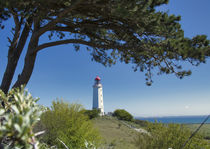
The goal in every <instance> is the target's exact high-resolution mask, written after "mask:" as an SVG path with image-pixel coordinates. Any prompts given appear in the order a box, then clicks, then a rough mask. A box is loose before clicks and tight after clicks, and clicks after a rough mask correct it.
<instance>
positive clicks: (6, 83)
mask: <svg viewBox="0 0 210 149" xmlns="http://www.w3.org/2000/svg"><path fill="white" fill-rule="evenodd" d="M30 28H31V21H28V23H27V24H25V27H24V29H23V31H22V34H21V36H20V39H19V42H18V44H17V47H12V46H11V47H10V49H9V52H8V62H7V66H6V70H5V72H4V76H3V79H2V82H1V86H0V89H1V90H2V91H3V92H4V93H5V94H6V93H7V92H8V90H9V88H10V86H11V83H12V79H13V77H14V73H15V70H16V67H17V64H18V61H19V58H20V55H21V53H22V51H23V48H24V46H25V43H26V40H27V38H28V35H29V32H30Z"/></svg>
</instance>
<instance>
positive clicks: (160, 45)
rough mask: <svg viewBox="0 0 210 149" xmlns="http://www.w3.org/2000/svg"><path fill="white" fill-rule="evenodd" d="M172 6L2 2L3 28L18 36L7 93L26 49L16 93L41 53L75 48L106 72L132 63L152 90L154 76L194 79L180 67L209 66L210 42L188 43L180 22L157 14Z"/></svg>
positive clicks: (153, 1)
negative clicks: (81, 47)
mask: <svg viewBox="0 0 210 149" xmlns="http://www.w3.org/2000/svg"><path fill="white" fill-rule="evenodd" d="M167 3H168V0H132V1H127V0H56V1H55V0H18V1H17V0H1V2H0V26H1V28H2V29H3V28H4V26H3V25H4V22H5V20H7V19H13V20H14V23H15V26H14V28H13V29H12V30H13V34H14V36H13V37H12V38H11V39H10V38H8V41H9V43H10V46H9V49H8V64H7V67H6V70H5V73H4V77H3V79H2V83H1V89H2V90H3V91H4V92H8V89H9V88H10V86H11V81H12V79H13V76H14V72H15V69H16V66H17V63H18V61H19V57H20V55H21V53H22V51H23V48H24V47H26V46H27V53H26V55H25V61H24V67H23V70H22V72H21V73H20V74H19V77H18V79H17V81H16V82H15V84H14V85H13V87H19V86H20V85H21V84H27V83H28V81H29V79H30V77H31V74H32V72H33V68H34V63H35V60H36V56H37V53H38V52H39V51H41V50H43V49H46V48H48V47H52V46H56V45H62V44H73V45H74V47H75V50H79V45H85V46H86V47H87V49H88V50H90V53H91V55H92V59H93V60H94V61H97V62H99V63H102V64H103V65H105V66H110V65H112V64H114V63H116V61H121V62H125V63H132V64H134V67H133V68H134V70H135V71H136V70H140V71H144V72H145V74H146V80H147V84H148V85H150V84H151V83H152V80H151V77H152V75H153V73H154V72H157V73H158V74H162V73H166V74H175V75H176V76H177V77H180V78H182V77H184V76H186V75H190V71H187V70H184V69H182V66H181V65H180V63H179V62H180V61H189V62H190V63H192V64H193V65H198V64H199V63H202V62H205V59H206V57H207V56H209V51H210V50H209V40H207V37H206V36H205V35H198V36H196V37H193V38H192V39H190V38H186V37H184V31H183V30H182V29H181V25H180V23H179V21H180V19H181V17H180V16H175V15H169V14H168V13H166V12H161V11H157V10H156V8H157V7H158V6H160V5H163V4H167ZM44 34H48V35H49V41H48V42H47V43H43V44H40V42H39V40H40V37H41V36H43V35H44ZM27 39H29V44H28V45H26V40H27ZM152 70H158V71H152Z"/></svg>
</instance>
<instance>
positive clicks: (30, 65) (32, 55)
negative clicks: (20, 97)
mask: <svg viewBox="0 0 210 149" xmlns="http://www.w3.org/2000/svg"><path fill="white" fill-rule="evenodd" d="M38 41H39V37H38V38H36V39H34V38H33V35H32V37H31V41H30V43H29V46H28V50H27V53H26V56H25V62H24V67H23V70H22V72H21V74H19V75H18V79H17V81H16V82H15V84H14V86H13V88H16V87H20V86H21V85H27V83H28V81H29V79H30V77H31V75H32V72H33V69H34V64H35V61H36V56H37V53H36V52H34V51H35V50H36V48H37V46H38Z"/></svg>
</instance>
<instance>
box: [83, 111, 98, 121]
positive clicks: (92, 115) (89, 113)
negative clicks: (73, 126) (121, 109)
mask: <svg viewBox="0 0 210 149" xmlns="http://www.w3.org/2000/svg"><path fill="white" fill-rule="evenodd" d="M84 114H85V115H87V116H88V117H89V119H93V118H96V117H98V116H99V114H100V110H99V109H93V110H84Z"/></svg>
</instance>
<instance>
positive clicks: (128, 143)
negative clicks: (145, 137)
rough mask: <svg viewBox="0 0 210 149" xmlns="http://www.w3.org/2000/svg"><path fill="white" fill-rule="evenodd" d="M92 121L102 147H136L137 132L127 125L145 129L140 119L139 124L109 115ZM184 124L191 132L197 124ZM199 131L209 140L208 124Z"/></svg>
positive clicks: (126, 148)
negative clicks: (101, 140)
mask: <svg viewBox="0 0 210 149" xmlns="http://www.w3.org/2000/svg"><path fill="white" fill-rule="evenodd" d="M93 123H94V126H95V127H96V128H98V130H99V131H100V134H101V136H102V137H103V148H104V149H137V147H136V146H135V143H134V140H135V138H138V137H137V136H138V132H137V131H135V130H134V129H132V128H130V127H129V126H128V125H130V126H134V127H136V128H145V129H146V126H144V125H145V124H144V123H143V122H141V121H140V122H139V123H140V125H139V124H136V123H133V122H125V121H120V120H117V119H116V118H114V117H110V116H104V117H98V118H96V119H93ZM142 124H143V125H142ZM186 126H187V127H188V128H190V129H191V130H192V132H193V131H194V130H195V129H196V128H197V127H198V126H199V124H187V125H186ZM199 133H201V134H202V135H203V136H204V138H206V139H208V140H209V138H210V124H205V125H204V126H203V127H202V128H201V130H200V131H199ZM160 134H161V133H160ZM186 139H187V138H186Z"/></svg>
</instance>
